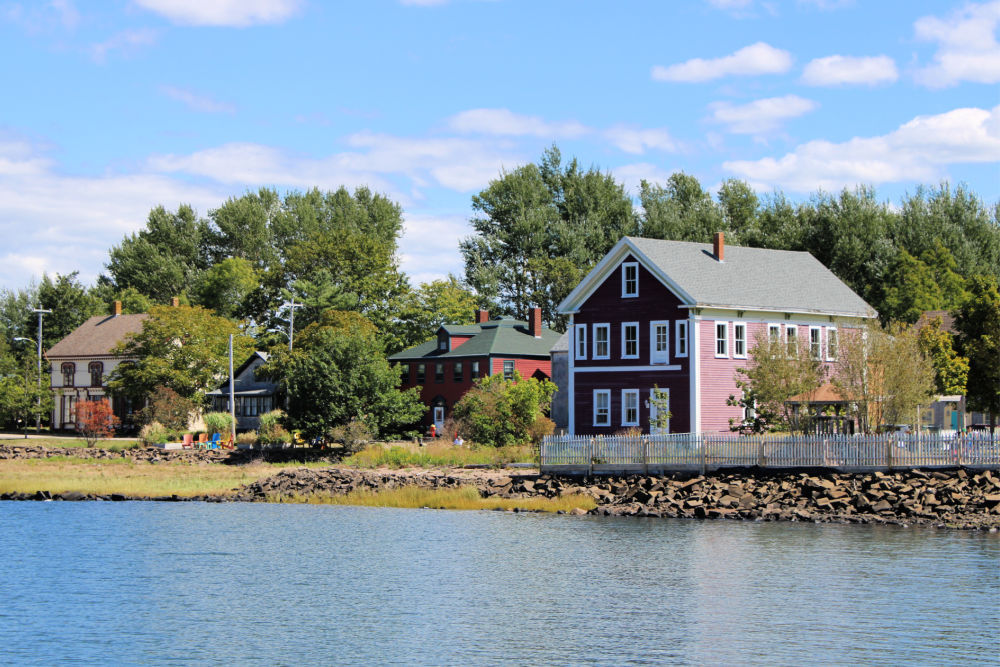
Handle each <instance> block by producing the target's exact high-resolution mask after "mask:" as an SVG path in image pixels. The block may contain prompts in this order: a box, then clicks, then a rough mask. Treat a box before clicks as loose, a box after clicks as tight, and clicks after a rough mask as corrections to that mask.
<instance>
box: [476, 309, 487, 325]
mask: <svg viewBox="0 0 1000 667" xmlns="http://www.w3.org/2000/svg"><path fill="white" fill-rule="evenodd" d="M489 321H490V311H488V310H477V311H476V324H484V323H486V322H489Z"/></svg>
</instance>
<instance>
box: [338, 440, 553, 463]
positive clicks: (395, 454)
mask: <svg viewBox="0 0 1000 667" xmlns="http://www.w3.org/2000/svg"><path fill="white" fill-rule="evenodd" d="M533 461H534V453H533V451H532V448H531V447H500V448H497V447H480V446H471V447H455V446H454V445H452V444H451V443H448V442H444V441H435V442H431V443H428V444H427V445H425V446H423V447H420V446H417V445H412V444H409V443H406V444H399V443H395V444H391V445H382V444H374V445H369V446H368V447H366V448H364V449H363V450H361V451H360V452H357V453H356V454H353V455H352V456H348V457H346V458H345V459H344V460H343V461H342V463H343V465H348V466H356V467H358V468H379V467H382V466H386V467H389V468H433V467H460V466H464V465H471V464H479V465H490V466H501V465H503V464H505V463H522V462H523V463H531V462H533Z"/></svg>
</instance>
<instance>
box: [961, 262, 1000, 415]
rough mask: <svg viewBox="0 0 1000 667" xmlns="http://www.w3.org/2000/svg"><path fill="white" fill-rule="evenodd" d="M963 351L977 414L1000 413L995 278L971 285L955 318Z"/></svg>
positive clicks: (999, 295)
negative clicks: (967, 365) (967, 364)
mask: <svg viewBox="0 0 1000 667" xmlns="http://www.w3.org/2000/svg"><path fill="white" fill-rule="evenodd" d="M955 329H956V330H957V332H958V347H959V350H960V351H961V352H962V354H964V355H965V356H967V357H968V359H969V380H968V390H967V393H966V396H967V397H968V400H969V406H970V407H971V408H972V409H973V410H980V411H983V412H989V413H990V414H991V416H992V419H993V420H994V423H995V420H996V415H997V414H998V413H1000V291H998V289H997V279H996V277H994V276H988V277H987V276H976V277H974V278H973V279H972V280H970V281H969V296H968V298H967V299H966V300H965V303H964V304H963V305H962V307H961V308H960V309H959V310H958V312H957V313H956V317H955Z"/></svg>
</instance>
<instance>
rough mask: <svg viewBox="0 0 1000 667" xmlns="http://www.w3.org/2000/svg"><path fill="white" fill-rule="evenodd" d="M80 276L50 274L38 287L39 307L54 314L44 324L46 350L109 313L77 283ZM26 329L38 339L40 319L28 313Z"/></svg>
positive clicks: (25, 318)
mask: <svg viewBox="0 0 1000 667" xmlns="http://www.w3.org/2000/svg"><path fill="white" fill-rule="evenodd" d="M77 275H78V274H77V272H76V271H74V272H73V273H70V274H68V275H59V274H56V275H55V278H54V279H53V278H51V277H49V276H48V275H47V274H46V275H43V276H42V281H41V282H40V283H39V284H38V292H37V297H36V298H37V299H38V300H37V304H38V305H37V307H38V308H44V309H46V310H51V311H52V312H51V313H48V314H46V315H45V316H44V321H43V323H42V349H44V350H47V349H49V348H50V347H52V346H53V345H55V344H56V343H58V342H59V341H61V340H62V339H63V338H65V337H66V336H68V335H69V334H71V333H72V332H73V330H74V329H76V328H77V327H79V326H80V325H81V324H83V323H84V322H86V321H87V319H88V318H90V317H91V316H93V315H97V314H101V313H105V312H107V311H106V310H105V309H104V307H103V304H102V303H100V302H99V301H97V300H96V299H95V298H94V297H92V296H91V295H90V294H89V293H88V291H87V288H86V287H85V286H84V285H83V284H81V283H80V281H79V280H77ZM24 328H25V330H27V331H31V332H34V333H32V335H31V337H32V338H34V337H35V336H36V335H37V333H36V332H37V328H38V316H37V315H36V314H34V313H32V312H31V311H30V309H29V310H28V311H26V312H25V313H24Z"/></svg>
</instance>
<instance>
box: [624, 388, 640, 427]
mask: <svg viewBox="0 0 1000 667" xmlns="http://www.w3.org/2000/svg"><path fill="white" fill-rule="evenodd" d="M638 425H639V390H638V389H623V390H622V426H638Z"/></svg>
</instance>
